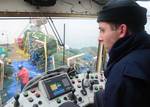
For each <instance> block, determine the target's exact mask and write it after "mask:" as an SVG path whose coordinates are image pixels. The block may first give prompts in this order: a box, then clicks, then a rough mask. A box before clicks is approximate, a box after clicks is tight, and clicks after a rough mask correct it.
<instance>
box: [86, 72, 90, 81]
mask: <svg viewBox="0 0 150 107" xmlns="http://www.w3.org/2000/svg"><path fill="white" fill-rule="evenodd" d="M89 74H90V71H87V75H86V79H89Z"/></svg>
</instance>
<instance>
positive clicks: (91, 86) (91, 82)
mask: <svg viewBox="0 0 150 107" xmlns="http://www.w3.org/2000/svg"><path fill="white" fill-rule="evenodd" d="M93 85H94V81H90V90H93Z"/></svg>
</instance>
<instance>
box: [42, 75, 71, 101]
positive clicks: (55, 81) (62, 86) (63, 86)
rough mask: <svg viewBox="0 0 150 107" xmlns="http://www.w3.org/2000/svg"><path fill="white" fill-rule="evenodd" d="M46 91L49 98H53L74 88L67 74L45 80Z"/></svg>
mask: <svg viewBox="0 0 150 107" xmlns="http://www.w3.org/2000/svg"><path fill="white" fill-rule="evenodd" d="M43 84H44V86H45V91H46V93H47V96H48V98H49V99H50V100H51V99H53V98H56V97H57V96H60V95H63V94H65V93H67V92H70V91H71V90H72V88H73V86H72V84H71V82H70V80H69V78H68V76H67V75H66V74H63V75H60V76H56V77H53V78H50V79H48V80H44V81H43Z"/></svg>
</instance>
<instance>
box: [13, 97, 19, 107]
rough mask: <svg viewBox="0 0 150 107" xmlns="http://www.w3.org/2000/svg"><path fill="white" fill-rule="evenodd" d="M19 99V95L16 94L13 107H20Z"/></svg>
mask: <svg viewBox="0 0 150 107" xmlns="http://www.w3.org/2000/svg"><path fill="white" fill-rule="evenodd" d="M19 97H20V95H19V94H16V95H15V96H14V99H15V103H14V107H19V106H20V103H19Z"/></svg>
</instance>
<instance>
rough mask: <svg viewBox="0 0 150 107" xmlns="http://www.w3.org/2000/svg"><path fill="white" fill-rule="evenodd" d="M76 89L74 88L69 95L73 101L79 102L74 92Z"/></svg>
mask: <svg viewBox="0 0 150 107" xmlns="http://www.w3.org/2000/svg"><path fill="white" fill-rule="evenodd" d="M75 91H76V90H75V89H72V93H71V94H70V95H69V98H70V100H73V102H74V103H75V104H76V103H77V97H76V95H75V94H74V93H75Z"/></svg>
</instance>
